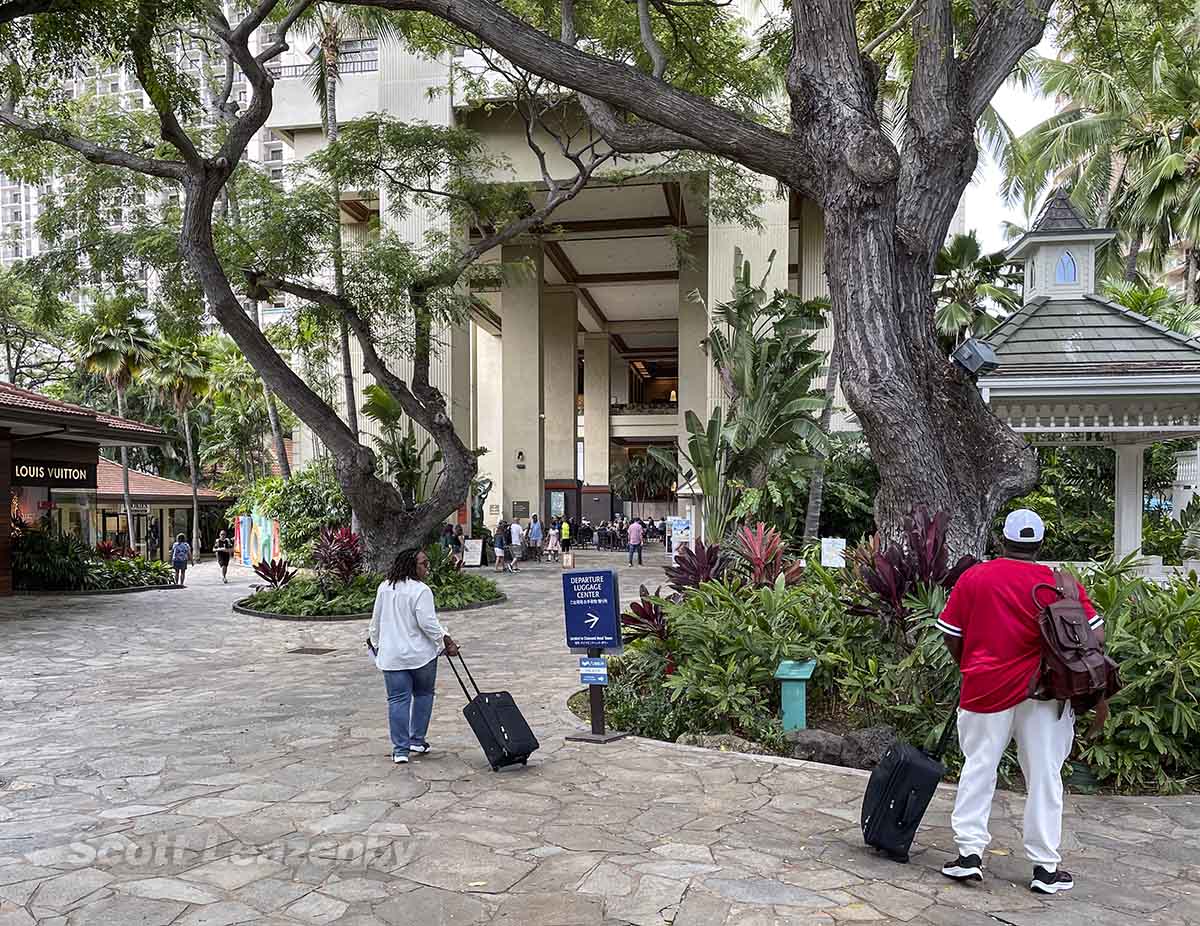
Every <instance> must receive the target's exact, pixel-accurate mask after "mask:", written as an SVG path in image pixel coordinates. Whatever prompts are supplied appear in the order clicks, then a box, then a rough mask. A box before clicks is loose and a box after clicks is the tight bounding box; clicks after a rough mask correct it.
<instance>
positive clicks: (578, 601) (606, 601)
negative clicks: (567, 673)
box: [563, 569, 621, 653]
mask: <svg viewBox="0 0 1200 926" xmlns="http://www.w3.org/2000/svg"><path fill="white" fill-rule="evenodd" d="M563 614H564V617H565V622H566V630H567V646H568V647H569V648H570V649H571V651H572V652H576V653H586V652H587V651H588V650H589V649H602V650H606V651H608V652H610V653H619V652H620V651H621V593H620V591H619V589H618V587H617V573H616V572H615V571H614V570H612V569H586V570H585V569H580V570H572V571H571V572H564V573H563Z"/></svg>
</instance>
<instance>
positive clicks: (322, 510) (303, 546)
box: [229, 457, 350, 565]
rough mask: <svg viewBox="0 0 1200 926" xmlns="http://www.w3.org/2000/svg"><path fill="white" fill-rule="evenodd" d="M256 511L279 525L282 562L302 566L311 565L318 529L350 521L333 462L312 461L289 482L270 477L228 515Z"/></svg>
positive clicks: (258, 483)
mask: <svg viewBox="0 0 1200 926" xmlns="http://www.w3.org/2000/svg"><path fill="white" fill-rule="evenodd" d="M254 512H258V513H259V514H262V515H264V516H266V517H269V518H274V519H276V520H277V521H278V522H279V545H280V548H281V550H282V553H283V556H284V558H285V559H288V560H291V561H292V562H293V563H297V564H301V565H310V564H311V563H312V562H313V547H314V546H315V545H316V542H317V540H318V539H319V538H320V535H321V529H322V528H325V527H337V526H339V525H342V524H348V523H349V522H350V503H349V502H348V501H346V496H345V494H344V493H343V492H342V488H341V486H340V485H338V481H337V477H336V475H335V474H334V471H333V461H332V460H331V459H329V458H327V457H321V458H318V459H316V460H313V461H312V462H311V463H309V464H308V465H307V466H305V467H303V468H302V469H299V470H296V471H295V472H294V473H293V474H292V478H291V479H287V480H285V479H283V478H282V477H280V476H271V477H269V478H267V479H260V480H258V481H257V482H256V483H254V485H252V486H251V487H250V488H249V489H247V490H246V491H245V492H243V493H242V494H241V495H240V496H239V497H238V499H237V500H236V501H235V502H234V503H233V505H232V506H231V507H230V509H229V515H230V516H231V517H232V516H234V515H248V514H253V513H254Z"/></svg>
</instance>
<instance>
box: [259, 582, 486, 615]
mask: <svg viewBox="0 0 1200 926" xmlns="http://www.w3.org/2000/svg"><path fill="white" fill-rule="evenodd" d="M433 578H434V577H433V576H432V575H431V576H428V577H427V578H426V584H428V585H429V587H430V589H432V591H433V600H434V604H435V605H436V606H437V607H438V608H439V609H457V608H463V607H466V606H468V605H473V604H479V603H482V602H488V601H495V600H496V599H497V598H499V597H501V596H500V589H499V588H498V587H497V586H496V583H495V582H493V581H491V579H488V578H486V577H484V576H481V575H476V574H474V573H469V572H457V571H456V572H454V573H453V574H448V573H445V574H443V575H442V576H441V577H439V578H438V579H437V580H435V581H431V580H432V579H433ZM383 581H384V577H383V576H382V575H380V574H379V573H374V572H367V573H363V574H361V575H357V576H354V577H353V578H351V579H350V581H349V582H347V583H345V584H343V585H339V586H335V585H332V584H331V583H328V582H324V583H323V582H322V581H321V580H320V579H313V578H308V577H306V576H305V577H300V578H297V579H295V580H294V581H292V582H290V583H289V584H287V585H285V586H282V587H280V588H270V589H263V590H262V591H259V592H256V593H255V594H253V595H251V596H250V597H249V598H248V599H247V600H246V605H247V607H250V608H252V609H254V610H256V611H269V612H271V613H273V614H290V615H294V616H296V617H328V616H332V615H337V614H362V613H366V612H368V611H370V610H371V609H372V608H373V607H374V606H375V593H376V591H377V590H378V588H379V584H380V583H381V582H383Z"/></svg>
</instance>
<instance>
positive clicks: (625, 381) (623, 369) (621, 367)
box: [608, 347, 629, 405]
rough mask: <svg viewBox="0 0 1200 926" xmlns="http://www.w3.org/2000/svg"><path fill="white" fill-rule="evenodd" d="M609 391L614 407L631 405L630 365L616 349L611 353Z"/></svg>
mask: <svg viewBox="0 0 1200 926" xmlns="http://www.w3.org/2000/svg"><path fill="white" fill-rule="evenodd" d="M608 356H609V374H608V376H609V383H608V390H609V395H610V398H611V400H612V403H613V405H628V404H629V364H628V363H627V362H626V361H625V358H624V357H622V356H621V355H620V354H618V353H617V349H616V348H615V347H614V348H612V349H611V350H610V352H609V355H608Z"/></svg>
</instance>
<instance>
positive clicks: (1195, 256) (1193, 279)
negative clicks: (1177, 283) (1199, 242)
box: [1183, 244, 1200, 303]
mask: <svg viewBox="0 0 1200 926" xmlns="http://www.w3.org/2000/svg"><path fill="white" fill-rule="evenodd" d="M1189 281H1190V282H1189ZM1183 295H1184V298H1185V299H1186V300H1187V301H1188V302H1195V303H1200V247H1197V246H1196V245H1195V244H1193V245H1192V247H1190V248H1188V252H1187V262H1186V263H1185V264H1184V284H1183Z"/></svg>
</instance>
